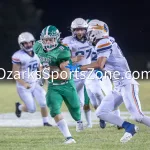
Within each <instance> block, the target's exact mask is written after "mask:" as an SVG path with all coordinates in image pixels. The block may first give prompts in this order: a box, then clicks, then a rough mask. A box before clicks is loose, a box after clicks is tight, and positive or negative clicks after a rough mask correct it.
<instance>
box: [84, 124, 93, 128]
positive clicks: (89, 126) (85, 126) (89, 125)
mask: <svg viewBox="0 0 150 150" xmlns="http://www.w3.org/2000/svg"><path fill="white" fill-rule="evenodd" d="M84 128H92V125H91V124H86V125H84Z"/></svg>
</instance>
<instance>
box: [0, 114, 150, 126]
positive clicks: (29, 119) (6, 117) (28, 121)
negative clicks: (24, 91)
mask: <svg viewBox="0 0 150 150" xmlns="http://www.w3.org/2000/svg"><path fill="white" fill-rule="evenodd" d="M144 114H146V115H150V112H149V111H145V112H144ZM91 115H92V122H93V124H98V122H99V119H98V118H97V117H96V115H95V113H94V112H92V114H91ZM63 116H64V118H65V120H66V121H67V123H68V125H69V126H75V125H76V122H75V121H74V120H73V119H72V117H71V115H70V114H69V113H68V112H63ZM121 117H122V118H123V119H131V116H130V114H129V113H128V112H121ZM82 118H83V122H84V124H86V121H85V118H84V115H82ZM49 119H50V121H49V122H50V123H51V124H52V125H54V126H56V124H55V121H54V119H52V118H51V117H49ZM42 126H43V122H42V117H41V114H40V112H35V113H33V114H30V113H22V116H21V117H20V118H17V117H16V115H15V114H14V113H6V114H0V127H42Z"/></svg>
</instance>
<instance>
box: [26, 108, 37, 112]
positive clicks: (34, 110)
mask: <svg viewBox="0 0 150 150" xmlns="http://www.w3.org/2000/svg"><path fill="white" fill-rule="evenodd" d="M28 112H29V113H35V112H36V108H35V109H28Z"/></svg>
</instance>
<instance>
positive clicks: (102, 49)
mask: <svg viewBox="0 0 150 150" xmlns="http://www.w3.org/2000/svg"><path fill="white" fill-rule="evenodd" d="M111 47H112V45H110V46H108V47H104V48H100V49H97V52H102V51H106V50H109V49H110V48H111Z"/></svg>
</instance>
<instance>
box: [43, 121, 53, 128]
mask: <svg viewBox="0 0 150 150" xmlns="http://www.w3.org/2000/svg"><path fill="white" fill-rule="evenodd" d="M43 125H44V127H52V125H51V124H49V123H48V122H45V123H44V124H43Z"/></svg>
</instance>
